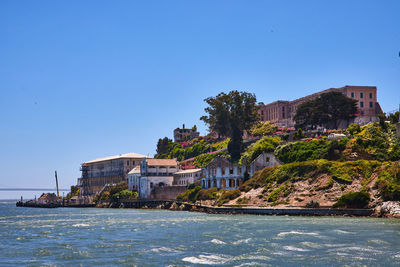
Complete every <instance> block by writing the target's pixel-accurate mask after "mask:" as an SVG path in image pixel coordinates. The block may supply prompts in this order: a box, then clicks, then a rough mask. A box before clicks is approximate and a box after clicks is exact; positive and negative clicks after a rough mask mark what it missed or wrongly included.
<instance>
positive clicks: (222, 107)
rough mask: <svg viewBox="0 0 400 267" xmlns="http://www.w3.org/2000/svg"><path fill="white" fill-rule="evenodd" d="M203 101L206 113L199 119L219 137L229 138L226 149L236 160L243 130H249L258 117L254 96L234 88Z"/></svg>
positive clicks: (240, 148) (257, 120) (238, 156)
mask: <svg viewBox="0 0 400 267" xmlns="http://www.w3.org/2000/svg"><path fill="white" fill-rule="evenodd" d="M204 101H205V102H206V103H207V104H208V107H206V108H205V109H204V110H205V111H206V113H207V114H208V115H207V116H202V117H201V118H200V119H201V120H203V121H204V122H205V123H206V124H207V125H208V127H209V129H210V130H211V131H215V132H216V133H217V134H218V136H219V137H221V136H228V137H230V138H231V141H230V142H229V144H228V151H229V154H230V155H231V159H232V160H233V161H235V160H238V159H239V158H240V153H241V151H242V150H243V132H244V131H248V130H250V129H251V127H253V126H254V125H255V124H256V123H258V122H259V119H260V118H259V115H258V109H257V106H256V96H255V95H254V94H251V93H247V92H238V91H236V90H235V91H230V92H229V93H228V94H225V93H220V94H218V95H217V96H216V97H208V98H206V99H205V100H204Z"/></svg>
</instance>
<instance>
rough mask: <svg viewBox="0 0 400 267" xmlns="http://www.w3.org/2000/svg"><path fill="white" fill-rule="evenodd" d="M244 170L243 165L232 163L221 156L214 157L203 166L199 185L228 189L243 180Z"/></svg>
mask: <svg viewBox="0 0 400 267" xmlns="http://www.w3.org/2000/svg"><path fill="white" fill-rule="evenodd" d="M245 172H246V167H245V166H241V165H236V164H233V163H231V162H230V161H229V160H227V159H225V158H223V157H216V158H215V159H213V160H212V161H211V162H210V163H209V164H208V165H207V167H206V168H204V176H203V178H202V179H201V187H202V188H205V189H207V188H212V187H217V188H218V189H228V190H230V189H235V188H238V187H239V186H240V185H241V184H242V182H243V178H244V173H245Z"/></svg>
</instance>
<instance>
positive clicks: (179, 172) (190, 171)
mask: <svg viewBox="0 0 400 267" xmlns="http://www.w3.org/2000/svg"><path fill="white" fill-rule="evenodd" d="M198 171H201V169H188V170H180V171H177V172H176V173H174V174H183V173H193V172H198Z"/></svg>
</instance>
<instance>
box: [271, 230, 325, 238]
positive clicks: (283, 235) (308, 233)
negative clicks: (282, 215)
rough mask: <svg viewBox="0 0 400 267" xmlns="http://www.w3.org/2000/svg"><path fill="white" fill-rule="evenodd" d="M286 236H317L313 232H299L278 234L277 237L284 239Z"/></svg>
mask: <svg viewBox="0 0 400 267" xmlns="http://www.w3.org/2000/svg"><path fill="white" fill-rule="evenodd" d="M287 235H311V236H319V234H318V233H314V232H299V231H290V232H280V233H279V234H278V236H279V237H285V236H287Z"/></svg>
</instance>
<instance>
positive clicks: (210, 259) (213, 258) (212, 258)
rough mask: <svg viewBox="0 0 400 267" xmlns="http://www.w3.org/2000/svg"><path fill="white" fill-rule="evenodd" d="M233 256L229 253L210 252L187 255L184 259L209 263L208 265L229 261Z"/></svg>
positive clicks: (195, 262) (191, 261)
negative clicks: (228, 254)
mask: <svg viewBox="0 0 400 267" xmlns="http://www.w3.org/2000/svg"><path fill="white" fill-rule="evenodd" d="M230 259H232V257H229V256H227V255H223V254H220V255H216V254H209V255H199V256H197V257H185V258H183V259H182V261H186V262H189V263H193V264H207V265H219V264H225V263H227V262H228V261H229V260H230Z"/></svg>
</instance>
